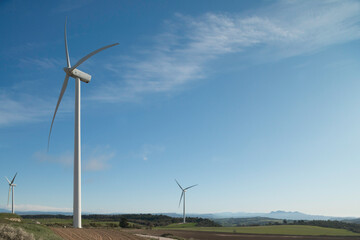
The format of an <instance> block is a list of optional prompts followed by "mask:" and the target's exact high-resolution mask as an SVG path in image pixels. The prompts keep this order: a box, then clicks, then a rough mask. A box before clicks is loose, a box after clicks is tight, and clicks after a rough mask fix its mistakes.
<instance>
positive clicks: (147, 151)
mask: <svg viewBox="0 0 360 240" xmlns="http://www.w3.org/2000/svg"><path fill="white" fill-rule="evenodd" d="M164 151H165V147H164V146H160V145H153V144H144V145H143V146H142V147H141V151H140V154H138V156H140V157H141V159H142V160H144V161H147V160H149V158H150V157H153V156H154V155H156V154H159V153H162V152H164Z"/></svg>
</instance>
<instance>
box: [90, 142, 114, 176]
mask: <svg viewBox="0 0 360 240" xmlns="http://www.w3.org/2000/svg"><path fill="white" fill-rule="evenodd" d="M114 156H115V153H114V152H113V151H111V150H110V147H109V146H105V147H103V146H97V147H96V148H94V149H93V150H92V151H91V152H90V153H89V155H88V156H85V158H84V159H85V161H84V170H85V171H102V170H105V169H108V168H109V167H110V164H109V160H111V159H112V158H113V157H114Z"/></svg>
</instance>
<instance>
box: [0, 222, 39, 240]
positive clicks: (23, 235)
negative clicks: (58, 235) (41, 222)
mask: <svg viewBox="0 0 360 240" xmlns="http://www.w3.org/2000/svg"><path fill="white" fill-rule="evenodd" d="M0 239H4V240H35V238H34V235H33V234H30V233H27V232H25V230H24V229H22V228H19V227H17V228H16V227H12V226H10V225H7V224H1V225H0Z"/></svg>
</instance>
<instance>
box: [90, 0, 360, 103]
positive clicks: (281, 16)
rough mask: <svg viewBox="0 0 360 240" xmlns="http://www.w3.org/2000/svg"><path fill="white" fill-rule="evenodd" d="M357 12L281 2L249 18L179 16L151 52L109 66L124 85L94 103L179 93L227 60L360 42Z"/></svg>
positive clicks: (351, 4)
mask: <svg viewBox="0 0 360 240" xmlns="http://www.w3.org/2000/svg"><path fill="white" fill-rule="evenodd" d="M359 11H360V2H358V1H331V0H330V1H280V2H277V3H276V4H273V5H271V6H268V7H266V8H262V9H258V10H257V11H255V12H253V13H252V14H251V15H247V16H245V15H241V14H226V13H223V14H217V13H207V14H204V15H202V16H198V17H190V16H183V15H181V14H177V15H176V16H175V18H174V19H173V20H171V21H167V22H166V24H165V25H166V27H165V28H166V30H165V31H164V32H163V33H162V34H159V35H158V36H155V37H154V42H153V45H152V47H150V48H147V49H146V50H143V51H141V52H138V53H137V56H136V57H133V58H130V57H126V58H121V59H119V61H118V62H117V63H113V64H107V65H106V68H107V69H108V70H111V71H113V73H114V74H115V75H117V76H118V77H119V78H120V79H121V80H119V81H118V82H115V83H114V82H111V83H110V82H107V83H106V85H103V86H102V87H100V88H97V89H96V92H94V93H93V95H92V98H93V99H97V100H104V101H110V102H111V101H114V102H116V101H136V100H138V99H139V98H141V96H143V95H144V94H147V93H161V92H163V93H164V92H166V93H167V92H173V91H177V90H179V89H181V88H183V87H184V86H186V84H187V83H189V82H192V81H195V80H199V79H202V78H204V77H206V76H208V74H209V72H211V71H212V69H210V68H209V67H208V64H209V63H210V62H211V61H213V60H216V59H218V58H220V57H223V56H226V55H227V54H241V55H242V56H246V57H248V58H252V59H253V61H255V62H256V61H257V62H261V61H269V60H278V59H282V58H287V57H291V56H297V55H302V54H310V53H313V52H316V51H319V50H321V49H323V48H325V47H327V46H330V45H334V44H339V43H343V42H348V41H352V40H354V39H359V38H360V26H359V24H358V23H359V21H360V15H359V14H358V13H359ZM254 59H255V60H254Z"/></svg>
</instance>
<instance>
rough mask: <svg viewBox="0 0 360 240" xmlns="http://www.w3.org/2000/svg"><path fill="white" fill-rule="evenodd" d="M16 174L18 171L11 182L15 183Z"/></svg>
mask: <svg viewBox="0 0 360 240" xmlns="http://www.w3.org/2000/svg"><path fill="white" fill-rule="evenodd" d="M16 175H17V173H16V174H15V176H14V178H13V179H12V181H11V184H13V182H14V181H15V178H16Z"/></svg>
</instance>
